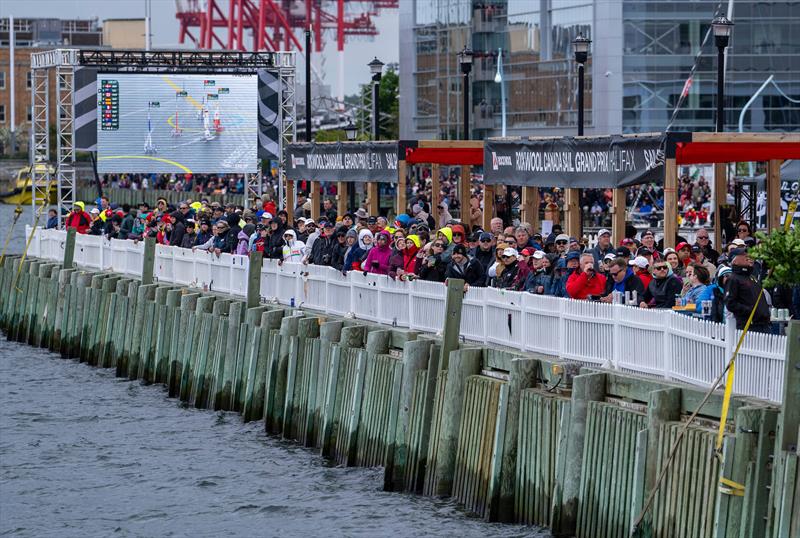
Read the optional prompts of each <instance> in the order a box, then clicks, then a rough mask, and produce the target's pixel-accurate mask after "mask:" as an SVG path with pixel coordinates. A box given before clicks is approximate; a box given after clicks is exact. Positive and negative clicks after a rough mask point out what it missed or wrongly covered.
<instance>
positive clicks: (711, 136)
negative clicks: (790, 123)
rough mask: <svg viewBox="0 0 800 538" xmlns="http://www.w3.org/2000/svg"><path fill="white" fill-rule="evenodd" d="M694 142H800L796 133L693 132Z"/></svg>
mask: <svg viewBox="0 0 800 538" xmlns="http://www.w3.org/2000/svg"><path fill="white" fill-rule="evenodd" d="M692 142H720V143H722V142H755V143H757V142H762V143H763V142H781V143H782V142H787V143H797V142H800V134H794V133H774V134H773V133H706V132H704V133H692Z"/></svg>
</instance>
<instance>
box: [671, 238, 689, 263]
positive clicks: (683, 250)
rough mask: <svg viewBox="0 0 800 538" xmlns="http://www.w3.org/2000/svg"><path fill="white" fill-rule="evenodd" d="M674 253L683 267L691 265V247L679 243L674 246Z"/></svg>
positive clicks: (682, 242) (687, 244) (684, 243)
mask: <svg viewBox="0 0 800 538" xmlns="http://www.w3.org/2000/svg"><path fill="white" fill-rule="evenodd" d="M675 252H677V253H678V259H679V260H680V261H681V263H682V264H683V266H684V267H686V266H687V265H689V264H690V263H692V246H691V245H690V244H689V243H687V242H685V241H681V242H680V243H678V244H677V245H676V246H675Z"/></svg>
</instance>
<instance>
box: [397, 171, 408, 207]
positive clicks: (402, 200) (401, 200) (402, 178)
mask: <svg viewBox="0 0 800 538" xmlns="http://www.w3.org/2000/svg"><path fill="white" fill-rule="evenodd" d="M407 174H408V171H407V168H406V162H405V161H399V162H398V163H397V207H396V208H395V214H397V215H400V214H402V213H405V212H406V203H407V200H406V186H407V184H408V175H407Z"/></svg>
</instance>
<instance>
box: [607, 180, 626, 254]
mask: <svg viewBox="0 0 800 538" xmlns="http://www.w3.org/2000/svg"><path fill="white" fill-rule="evenodd" d="M612 196H613V197H612V198H611V238H612V241H613V244H614V245H619V244H620V241H622V240H623V239H625V215H626V212H627V205H626V204H627V202H626V200H625V188H624V187H623V188H621V189H614V192H613V194H612Z"/></svg>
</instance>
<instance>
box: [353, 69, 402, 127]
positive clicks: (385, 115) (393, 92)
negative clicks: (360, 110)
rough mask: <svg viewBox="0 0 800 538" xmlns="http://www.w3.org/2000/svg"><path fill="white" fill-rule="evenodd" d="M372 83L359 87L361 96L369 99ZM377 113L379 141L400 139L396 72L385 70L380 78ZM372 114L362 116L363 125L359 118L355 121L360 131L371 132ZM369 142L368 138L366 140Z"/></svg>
mask: <svg viewBox="0 0 800 538" xmlns="http://www.w3.org/2000/svg"><path fill="white" fill-rule="evenodd" d="M370 92H372V82H370V83H368V84H363V85H362V86H361V95H362V96H364V97H367V100H369V97H371V93H370ZM378 112H379V116H380V128H381V133H380V134H381V136H380V138H381V140H398V139H399V138H400V77H399V76H398V75H397V71H395V70H394V69H392V68H389V69H387V71H386V73H384V74H383V77H382V78H381V83H380V86H379V87H378ZM371 122H372V112H371V111H369V112H367V114H365V115H364V123H365V124H364V125H362V121H361V118H359V119H358V120H357V125H358V127H359V130H360V131H364V132H366V133H371V132H372V123H371ZM367 140H369V138H367Z"/></svg>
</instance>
